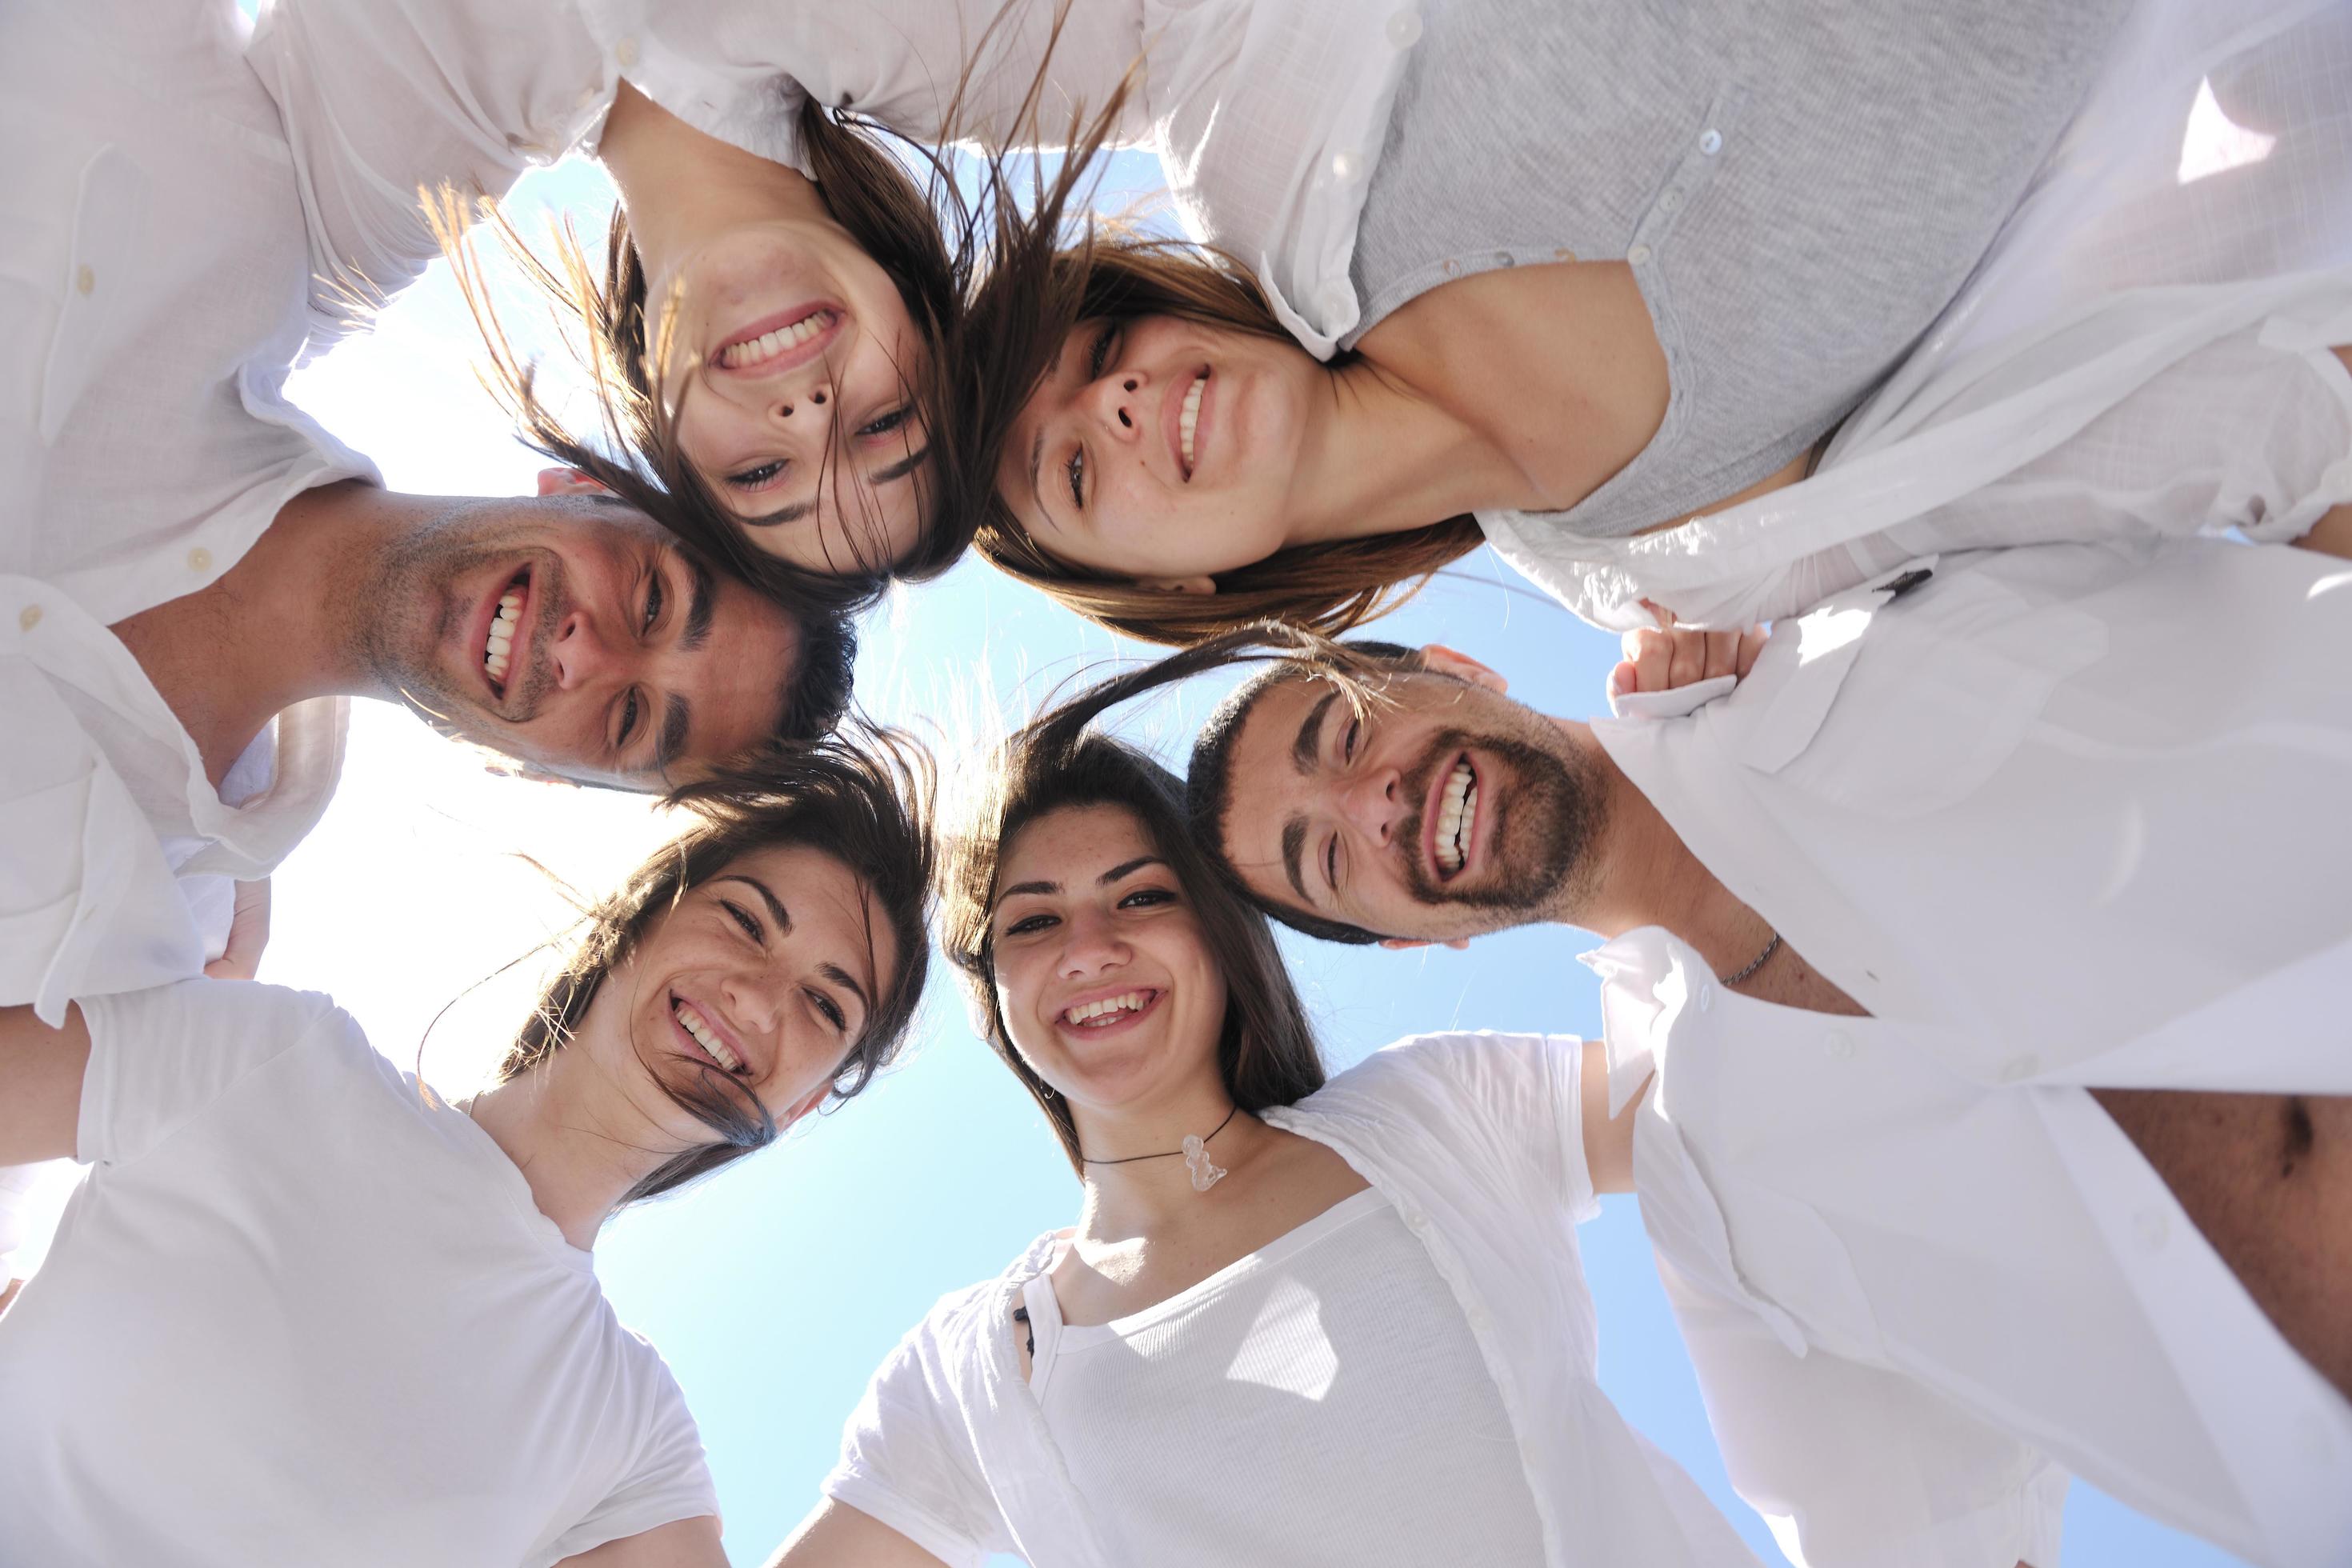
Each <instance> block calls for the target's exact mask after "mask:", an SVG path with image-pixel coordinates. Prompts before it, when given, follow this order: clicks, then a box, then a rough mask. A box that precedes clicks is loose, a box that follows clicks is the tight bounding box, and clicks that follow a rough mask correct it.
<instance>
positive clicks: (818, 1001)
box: [808, 986, 849, 1034]
mask: <svg viewBox="0 0 2352 1568" xmlns="http://www.w3.org/2000/svg"><path fill="white" fill-rule="evenodd" d="M808 999H809V1005H811V1006H813V1007H814V1008H815V1009H816V1010H817V1013H818V1015H819V1016H822V1017H823V1018H824V1021H825V1022H826V1023H828V1024H831V1025H832V1026H833V1028H834V1033H835V1034H844V1033H846V1032H847V1031H848V1028H849V1016H848V1015H847V1014H846V1013H844V1012H843V1011H842V1010H841V1004H840V1003H838V1002H836V1001H835V1000H834V999H833V998H832V997H830V996H828V995H826V994H824V992H822V991H819V990H817V989H816V988H815V987H814V986H811V987H810V988H809V991H808Z"/></svg>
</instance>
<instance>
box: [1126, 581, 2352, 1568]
mask: <svg viewBox="0 0 2352 1568" xmlns="http://www.w3.org/2000/svg"><path fill="white" fill-rule="evenodd" d="M1297 646H1298V647H1300V649H1301V652H1302V657H1300V658H1293V659H1292V660H1290V661H1289V662H1285V663H1278V664H1276V665H1275V666H1274V667H1273V668H1270V669H1269V670H1267V671H1265V672H1264V673H1262V674H1261V675H1260V676H1258V677H1257V678H1256V679H1254V680H1252V681H1250V682H1249V683H1247V684H1246V685H1245V686H1244V688H1243V689H1240V690H1239V691H1238V692H1237V693H1236V694H1235V695H1234V698H1233V699H1232V700H1230V701H1229V702H1228V703H1227V705H1226V706H1225V707H1224V708H1223V710H1221V711H1220V712H1219V713H1218V715H1217V716H1216V717H1215V718H1214V719H1213V720H1212V721H1211V723H1210V725H1209V726H1208V728H1207V729H1206V730H1205V731H1203V734H1202V739H1201V741H1200V742H1199V745H1198V747H1197V749H1196V751H1195V752H1194V756H1193V763H1192V780H1191V788H1192V794H1193V814H1194V818H1195V821H1196V825H1197V826H1198V827H1199V829H1200V831H1201V833H1202V837H1203V839H1204V841H1205V842H1207V843H1209V844H1211V845H1212V846H1213V847H1214V848H1215V850H1216V852H1217V853H1218V854H1219V855H1220V857H1221V858H1223V860H1224V861H1225V863H1226V864H1227V865H1228V866H1229V868H1231V869H1232V870H1233V871H1234V874H1235V875H1236V876H1237V877H1238V878H1239V879H1241V881H1242V882H1243V883H1244V885H1245V887H1246V888H1247V889H1248V890H1249V892H1250V893H1251V894H1252V895H1253V896H1254V897H1255V899H1256V900H1257V901H1258V902H1259V903H1261V904H1262V905H1263V906H1264V907H1265V909H1266V910H1269V912H1271V913H1273V914H1275V915H1276V917H1277V918H1280V919H1282V920H1284V921H1287V922H1288V923H1290V924H1291V925H1293V926H1295V927H1297V929H1299V930H1302V931H1307V932H1308V933H1310V934H1314V935H1317V936H1321V937H1326V938H1330V939H1335V940H1340V941H1353V942H1373V941H1381V942H1387V943H1389V944H1391V945H1396V946H1416V945H1420V944H1422V943H1424V942H1454V943H1459V942H1464V941H1466V940H1467V939H1468V938H1471V937H1473V936H1476V935H1478V934H1480V933H1483V932H1487V931H1498V930H1502V929H1504V928H1507V927H1512V926H1519V925H1529V924H1538V923H1545V922H1557V923H1562V924H1570V925H1577V926H1581V927H1584V928H1585V929H1587V930H1590V931H1597V932H1599V933H1600V934H1601V935H1602V936H1603V937H1605V938H1607V939H1608V941H1607V942H1606V943H1605V944H1604V945H1603V946H1602V947H1601V949H1600V950H1599V951H1598V952H1594V953H1591V954H1588V955H1587V957H1586V962H1587V963H1590V964H1591V965H1592V967H1593V968H1594V969H1596V970H1597V971H1598V972H1599V973H1600V974H1601V979H1602V988H1601V1014H1602V1017H1603V1020H1604V1024H1605V1033H1606V1037H1607V1051H1608V1055H1609V1059H1610V1062H1611V1064H1612V1070H1611V1078H1612V1113H1613V1112H1615V1111H1618V1110H1622V1108H1623V1107H1625V1106H1626V1105H1628V1104H1632V1103H1634V1102H1636V1101H1637V1100H1638V1101H1639V1112H1638V1117H1637V1118H1636V1119H1635V1120H1634V1121H1633V1126H1634V1128H1635V1131H1634V1132H1633V1134H1632V1137H1633V1161H1634V1169H1635V1172H1636V1183H1635V1185H1636V1189H1637V1191H1638V1192H1639V1193H1640V1194H1641V1201H1642V1205H1643V1215H1644V1219H1645V1222H1646V1224H1647V1225H1648V1226H1649V1228H1650V1231H1651V1235H1652V1238H1653V1241H1654V1245H1655V1247H1656V1249H1657V1252H1658V1254H1659V1257H1660V1259H1661V1262H1662V1264H1663V1265H1664V1269H1663V1271H1664V1275H1665V1277H1666V1279H1667V1281H1668V1285H1669V1289H1670V1292H1671V1293H1672V1295H1673V1296H1674V1298H1675V1305H1676V1310H1677V1314H1678V1316H1679V1318H1680V1320H1681V1321H1682V1325H1683V1328H1684V1331H1685V1337H1686V1339H1687V1340H1688V1342H1689V1343H1690V1346H1691V1350H1692V1354H1693V1359H1694V1362H1695V1363H1696V1366H1697V1369H1698V1371H1699V1374H1700V1379H1701V1383H1702V1386H1703V1387H1704V1389H1705V1391H1706V1396H1707V1401H1708V1406H1709V1410H1710V1414H1711V1416H1712V1418H1713V1420H1714V1424H1715V1426H1716V1428H1717V1435H1718V1437H1719V1438H1720V1440H1721V1441H1722V1443H1723V1445H1724V1448H1725V1451H1726V1455H1727V1461H1728V1464H1729V1468H1730V1471H1731V1474H1732V1478H1733V1479H1734V1482H1735V1484H1736V1485H1737V1486H1738V1488H1739V1489H1740V1490H1741V1492H1742V1494H1743V1495H1744V1496H1746V1497H1748V1499H1749V1500H1751V1501H1753V1502H1754V1503H1755V1504H1756V1505H1757V1506H1758V1507H1759V1509H1760V1510H1763V1511H1764V1512H1766V1513H1767V1514H1769V1515H1775V1516H1780V1517H1781V1518H1783V1519H1785V1520H1787V1521H1789V1522H1790V1529H1792V1530H1793V1531H1794V1532H1795V1535H1796V1537H1797V1538H1798V1539H1800V1540H1801V1542H1802V1548H1803V1551H1804V1553H1805V1556H1806V1559H1807V1560H1808V1561H1810V1562H1812V1563H1816V1564H1829V1563H1891V1562H1903V1563H1937V1564H1941V1563H1954V1564H1958V1563H2010V1562H2012V1561H2021V1562H2026V1563H2047V1562H2049V1561H2052V1560H2053V1558H2054V1555H2055V1552H2056V1547H2057V1541H2058V1526H2059V1516H2060V1510H2061V1505H2062V1502H2063V1494H2064V1489H2065V1485H2066V1476H2067V1472H2069V1471H2071V1472H2073V1473H2076V1474H2080V1475H2083V1476H2084V1477H2085V1478H2086V1479H2091V1480H2093V1481H2095V1483H2096V1484H2097V1485H2099V1486H2100V1487H2101V1488H2103V1489H2105V1490H2107V1491H2109V1492H2111V1493H2113V1494H2115V1495H2116V1496H2118V1497H2120V1498H2122V1499H2123V1500H2126V1502H2128V1503H2130V1504H2131V1505H2132V1506H2134V1507H2137V1508H2139V1509H2141V1510H2144V1511H2147V1512H2148V1513H2150V1514H2153V1515H2155V1516H2157V1517H2158V1518H2161V1519H2164V1520H2166V1521H2168V1522H2170V1523H2173V1524H2175V1525H2177V1526H2179V1527H2181V1528H2184V1529H2187V1530H2190V1531H2196V1532H2198V1533H2200V1534H2201V1535H2204V1536H2206V1537H2208V1538H2210V1539H2211V1540H2213V1541H2216V1542H2220V1543H2221V1544H2222V1545H2224V1546H2225V1547H2227V1548H2229V1549H2230V1550H2231V1551H2233V1552H2239V1553H2241V1554H2242V1555H2244V1556H2246V1557H2248V1558H2250V1559H2252V1560H2255V1561H2262V1562H2279V1563H2311V1564H2319V1563H2340V1562H2342V1561H2344V1560H2345V1554H2346V1553H2347V1551H2352V1502H2347V1499H2346V1497H2345V1495H2344V1492H2343V1489H2342V1488H2341V1487H2339V1486H2335V1485H2332V1484H2331V1478H2336V1477H2340V1476H2342V1475H2344V1474H2346V1473H2347V1466H2352V1403H2347V1399H2346V1397H2345V1395H2346V1393H2347V1391H2352V1333H2347V1325H2352V1098H2347V1095H2352V1066H2347V1058H2346V1056H2345V1053H2344V1051H2343V1048H2342V1027H2341V1022H2340V1019H2341V1009H2340V999H2341V995H2342V993H2343V990H2344V987H2345V984H2347V980H2352V905H2347V902H2346V900H2345V899H2344V896H2343V887H2344V883H2345V881H2346V879H2347V877H2352V819H2348V818H2347V816H2346V814H2345V812H2344V809H2343V802H2344V801H2345V799H2346V798H2347V791H2352V683H2347V682H2346V681H2345V680H2343V679H2339V678H2337V676H2336V675H2335V674H2333V673H2328V672H2334V671H2338V670H2340V668H2341V665H2342V658H2343V650H2344V649H2345V648H2346V647H2352V574H2347V573H2346V572H2345V570H2344V567H2343V564H2342V563H2341V562H2336V561H2330V560H2328V559H2326V558H2325V557H2323V556H2320V555H2316V554H2312V553H2307V552H2302V551H2295V550H2288V549H2284V548H2278V547H2270V546H2263V547H2248V546H2243V545H2231V544H2225V543H2221V542H2195V543H2192V544H2189V545H2186V546H2183V547H2180V548H2174V549H2165V550H2160V551H2156V552H2142V551H2135V552H2121V551H2116V550H2111V549H2106V548H2102V547H2094V546H2079V545H2053V546H2041V547H2034V548H2031V549H2019V550H2012V551H2006V552H1979V553H1976V554H1973V555H1963V556H1954V557H1948V558H1946V559H1944V560H1943V561H1940V562H1936V561H1926V562H1921V563H1913V564H1912V565H1911V566H1910V567H1908V568H1906V570H1905V571H1904V572H1901V573H1897V574H1888V576H1887V577H1886V578H1885V579H1884V580H1882V581H1880V582H1878V583H1876V584H1871V585H1869V586H1868V587H1866V588H1862V589H1856V590H1854V591H1853V592H1851V593H1849V594H1846V595H1839V596H1838V597H1836V598H1834V599H1832V600H1831V601H1829V602H1827V603H1826V604H1824V605H1822V606H1820V607H1819V608H1818V609H1816V610H1815V611H1814V612H1812V613H1811V614H1810V615H1808V616H1803V617H1801V618H1800V619H1797V620H1794V621H1791V622H1789V623H1786V624H1784V625H1782V626H1780V627H1779V628H1777V629H1776V630H1775V632H1774V634H1773V636H1772V637H1771V638H1770V639H1769V643H1768V644H1767V645H1766V646H1765V647H1764V649H1763V651H1762V653H1761V654H1760V656H1759V657H1758V658H1756V661H1755V665H1754V668H1753V671H1752V673H1751V674H1750V675H1748V677H1747V678H1746V679H1742V680H1741V681H1740V682H1739V683H1738V688H1737V689H1736V690H1735V691H1734V692H1733V693H1732V694H1731V695H1729V696H1727V697H1722V698H1720V699H1719V700H1713V701H1711V702H1708V703H1706V705H1704V706H1702V707H1699V708H1698V709H1697V710H1696V711H1695V712H1691V713H1689V714H1688V715H1687V716H1685V717H1678V718H1668V719H1660V720H1641V721H1635V720H1601V721H1593V722H1591V723H1589V724H1588V723H1576V722H1570V721H1565V720H1557V719H1552V718H1549V717H1546V716H1544V715H1542V714H1538V713H1536V712H1533V711H1531V710H1528V709H1527V708H1524V707H1522V706H1520V705H1518V704H1517V703H1514V702H1512V701H1510V700H1508V699H1507V697H1505V695H1504V693H1503V681H1502V679H1501V678H1500V677H1499V676H1497V675H1496V674H1494V672H1492V671H1490V670H1487V669H1486V668H1484V667H1482V666H1480V665H1478V664H1477V663H1476V662H1475V661H1474V660H1471V659H1469V658H1465V657H1464V656H1462V655H1460V654H1456V653H1454V652H1452V651H1450V650H1447V649H1444V648H1430V649H1427V650H1424V651H1423V653H1421V654H1418V655H1411V654H1406V653H1404V651H1403V650H1401V649H1384V648H1380V647H1370V648H1369V649H1367V650H1358V651H1354V652H1350V651H1349V650H1344V649H1335V648H1332V647H1329V646H1328V645H1313V644H1307V643H1302V644H1300V645H1297ZM1213 657H1214V656H1213V655H1208V656H1202V658H1196V659H1195V660H1193V665H1194V668H1198V666H1199V665H1200V664H1202V663H1204V662H1213ZM1726 684H1728V683H1726ZM1133 687H1134V683H1130V687H1129V692H1128V693H1127V694H1131V693H1132V689H1133ZM1645 1083H1646V1084H1648V1085H1649V1086H1650V1087H1649V1089H1648V1090H1647V1093H1646V1096H1645V1097H1644V1094H1643V1086H1644V1085H1645Z"/></svg>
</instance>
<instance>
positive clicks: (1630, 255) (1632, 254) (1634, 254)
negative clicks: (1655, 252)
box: [1625, 245, 1650, 267]
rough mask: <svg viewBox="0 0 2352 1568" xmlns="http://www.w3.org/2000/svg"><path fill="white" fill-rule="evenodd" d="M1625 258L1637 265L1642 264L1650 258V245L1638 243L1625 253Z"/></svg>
mask: <svg viewBox="0 0 2352 1568" xmlns="http://www.w3.org/2000/svg"><path fill="white" fill-rule="evenodd" d="M1625 259H1626V260H1628V261H1630V262H1632V263H1633V265H1634V266H1636V267H1639V266H1642V265H1643V263H1645V262H1647V261H1648V260H1649V259H1650V247H1648V246H1646V245H1637V246H1635V247H1633V249H1631V250H1629V251H1627V252H1626V253H1625Z"/></svg>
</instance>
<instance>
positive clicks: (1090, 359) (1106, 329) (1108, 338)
mask: <svg viewBox="0 0 2352 1568" xmlns="http://www.w3.org/2000/svg"><path fill="white" fill-rule="evenodd" d="M1117 338H1118V327H1117V326H1115V325H1114V324H1112V323H1111V322H1108V321H1105V322H1104V323H1103V324H1102V328H1101V330H1100V331H1097V332H1096V333H1095V341H1094V346H1093V347H1092V348H1089V349H1088V350H1087V380H1088V381H1095V380H1097V379H1099V378H1100V377H1101V375H1102V373H1103V366H1104V365H1106V364H1108V363H1110V345H1111V343H1112V342H1113V341H1114V340H1115V339H1117Z"/></svg>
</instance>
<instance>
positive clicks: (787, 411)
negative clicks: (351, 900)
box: [768, 363, 839, 438]
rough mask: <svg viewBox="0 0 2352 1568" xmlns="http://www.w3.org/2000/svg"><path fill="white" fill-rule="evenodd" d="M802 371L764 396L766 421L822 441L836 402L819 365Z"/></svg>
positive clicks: (822, 368)
mask: <svg viewBox="0 0 2352 1568" xmlns="http://www.w3.org/2000/svg"><path fill="white" fill-rule="evenodd" d="M802 370H803V374H800V375H796V376H793V378H792V379H791V380H789V381H788V382H786V383H785V384H784V385H783V386H782V387H780V388H778V389H776V390H775V391H772V392H771V393H769V394H768V422H769V424H771V425H772V426H778V427H779V428H782V429H786V430H790V431H792V432H793V433H794V434H796V435H801V436H807V437H816V438H822V437H824V435H825V434H826V432H827V431H828V430H829V429H830V428H831V426H832V424H833V407H834V405H835V403H836V402H838V401H839V399H838V398H837V397H836V396H835V393H834V389H833V384H832V381H831V379H830V377H829V376H828V374H827V373H826V371H825V367H824V364H823V363H815V364H810V365H804V366H803V367H802Z"/></svg>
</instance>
